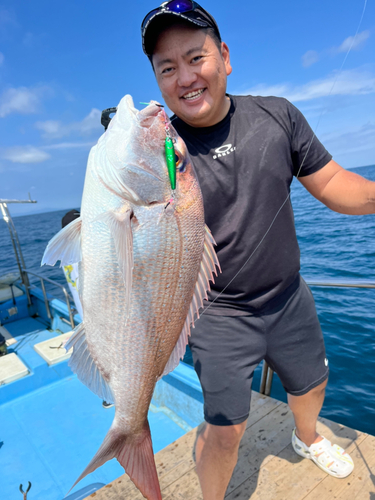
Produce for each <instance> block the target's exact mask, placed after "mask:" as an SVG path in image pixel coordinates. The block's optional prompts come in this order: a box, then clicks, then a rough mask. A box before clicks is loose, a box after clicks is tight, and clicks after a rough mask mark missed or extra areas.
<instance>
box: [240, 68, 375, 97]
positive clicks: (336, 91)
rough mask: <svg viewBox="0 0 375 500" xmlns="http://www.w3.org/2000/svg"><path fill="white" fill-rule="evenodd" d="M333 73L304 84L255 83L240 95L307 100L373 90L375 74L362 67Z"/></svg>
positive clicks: (367, 92) (358, 93)
mask: <svg viewBox="0 0 375 500" xmlns="http://www.w3.org/2000/svg"><path fill="white" fill-rule="evenodd" d="M336 78H337V73H336V72H335V73H333V74H331V75H329V76H327V77H325V78H322V79H319V80H313V81H311V82H309V83H306V84H304V85H292V84H290V83H280V84H275V85H263V84H261V85H257V86H255V87H252V88H249V89H248V90H246V91H245V92H243V91H242V92H239V94H241V95H247V94H251V95H261V96H267V95H276V96H280V97H285V98H287V99H289V100H290V101H292V102H299V101H309V100H311V99H317V98H319V97H326V96H328V95H364V94H371V93H373V92H375V75H374V74H373V73H371V72H370V71H367V70H364V69H354V70H347V71H342V72H340V73H339V75H338V78H337V80H336Z"/></svg>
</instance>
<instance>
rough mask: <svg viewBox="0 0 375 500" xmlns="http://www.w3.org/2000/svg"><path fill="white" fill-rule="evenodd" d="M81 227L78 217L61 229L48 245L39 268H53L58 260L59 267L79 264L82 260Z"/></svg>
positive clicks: (80, 220)
mask: <svg viewBox="0 0 375 500" xmlns="http://www.w3.org/2000/svg"><path fill="white" fill-rule="evenodd" d="M81 227H82V219H81V217H78V218H77V219H75V220H74V221H73V222H71V223H70V224H68V225H67V226H66V227H64V229H61V231H59V232H58V233H57V234H56V235H55V236H54V237H53V238H52V240H51V241H50V242H49V243H48V245H47V248H46V249H45V252H44V255H43V259H42V262H41V266H43V265H44V264H48V265H49V266H54V265H55V264H56V262H57V261H58V260H60V267H63V266H66V265H68V264H76V263H77V262H80V260H82V255H81Z"/></svg>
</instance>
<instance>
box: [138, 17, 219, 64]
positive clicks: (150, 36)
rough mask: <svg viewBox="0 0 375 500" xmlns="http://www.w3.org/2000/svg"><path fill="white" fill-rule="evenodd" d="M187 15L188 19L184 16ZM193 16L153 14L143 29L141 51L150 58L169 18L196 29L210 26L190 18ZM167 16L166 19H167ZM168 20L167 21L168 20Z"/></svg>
mask: <svg viewBox="0 0 375 500" xmlns="http://www.w3.org/2000/svg"><path fill="white" fill-rule="evenodd" d="M186 14H189V17H188V16H187V15H186ZM192 15H194V12H187V13H180V12H173V11H161V12H158V13H156V14H155V16H154V17H152V18H151V19H150V20H149V21H148V23H147V24H146V26H145V28H144V32H143V33H144V34H143V50H144V52H145V53H146V54H147V55H148V56H151V55H152V52H153V50H152V49H153V48H154V46H155V43H156V39H157V37H158V35H159V34H160V32H161V31H162V30H163V29H165V27H166V26H165V25H166V24H167V23H168V21H170V20H171V16H174V17H176V18H178V19H180V20H182V21H185V22H186V23H190V24H192V25H193V26H197V27H198V28H208V27H209V26H210V25H209V24H208V23H207V22H206V21H203V20H201V19H195V18H194V17H190V16H192ZM167 16H168V17H167ZM168 18H169V19H168Z"/></svg>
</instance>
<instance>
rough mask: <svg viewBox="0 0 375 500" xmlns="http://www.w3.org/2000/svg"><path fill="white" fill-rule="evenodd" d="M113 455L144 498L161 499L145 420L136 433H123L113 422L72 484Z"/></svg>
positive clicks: (149, 499)
mask: <svg viewBox="0 0 375 500" xmlns="http://www.w3.org/2000/svg"><path fill="white" fill-rule="evenodd" d="M112 458H117V460H118V462H119V463H120V464H121V465H122V467H124V469H125V472H126V473H127V474H128V476H129V477H130V479H131V480H132V481H133V483H134V484H135V485H136V487H137V488H138V489H139V490H140V492H141V493H142V495H143V496H144V497H145V498H147V499H148V500H162V497H161V492H160V485H159V480H158V474H157V472H156V466H155V460H154V453H153V450H152V441H151V434H150V427H149V424H148V421H147V420H146V422H145V426H144V428H143V430H142V432H141V434H140V435H138V436H135V437H133V436H129V435H126V434H123V433H122V432H121V431H120V430H119V429H118V428H117V427H116V426H115V425H114V424H112V427H111V428H110V429H109V431H108V434H107V435H106V437H105V438H104V441H103V443H102V445H101V446H100V448H99V450H98V451H97V452H96V454H95V456H94V457H93V459H92V460H91V462H90V463H89V465H88V466H87V467H86V469H85V470H84V471H83V472H82V474H81V475H80V476H79V478H78V479H77V481H76V482H75V483H74V485H73V486H72V488H74V486H75V485H76V484H77V483H79V481H81V479H83V478H84V477H85V476H87V475H88V474H90V473H91V472H93V471H94V470H96V469H97V468H98V467H100V466H101V465H103V464H105V463H106V462H107V461H108V460H111V459H112ZM72 488H71V489H72Z"/></svg>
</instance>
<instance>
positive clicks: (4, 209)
mask: <svg viewBox="0 0 375 500" xmlns="http://www.w3.org/2000/svg"><path fill="white" fill-rule="evenodd" d="M0 208H1V212H2V214H3V219H4V221H5V223H6V225H7V226H8V229H9V234H10V240H11V242H12V245H13V251H14V255H15V256H16V261H17V266H18V270H19V272H20V278H21V280H22V283H23V284H24V286H25V290H26V296H27V302H28V304H29V306H31V304H32V302H31V297H30V292H29V287H30V282H29V278H28V276H27V274H26V273H25V272H24V270H23V269H24V268H25V261H24V259H23V255H22V251H21V246H20V244H19V241H18V235H17V231H16V228H15V227H14V224H13V220H12V217H11V215H10V213H9V210H8V207H7V204H6V203H0Z"/></svg>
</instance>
